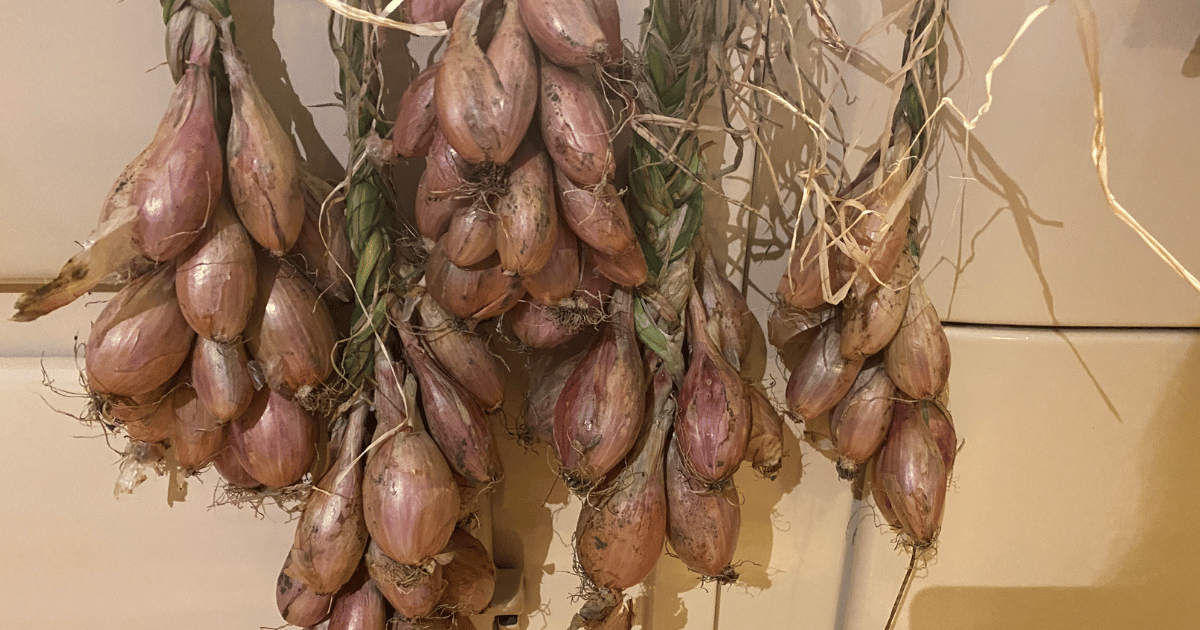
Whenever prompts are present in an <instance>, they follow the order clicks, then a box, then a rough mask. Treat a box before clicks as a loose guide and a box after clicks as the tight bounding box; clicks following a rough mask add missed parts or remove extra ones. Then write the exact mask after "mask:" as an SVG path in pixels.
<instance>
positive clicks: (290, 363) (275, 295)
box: [246, 260, 337, 396]
mask: <svg viewBox="0 0 1200 630" xmlns="http://www.w3.org/2000/svg"><path fill="white" fill-rule="evenodd" d="M246 338H247V342H248V345H249V347H250V354H251V355H253V356H254V358H255V359H257V360H258V362H259V363H260V364H262V368H263V374H264V375H265V376H266V379H267V384H269V385H270V386H271V388H272V389H275V390H276V391H278V392H280V393H282V394H285V395H287V396H291V395H294V394H296V393H298V392H300V391H301V390H302V388H305V387H308V388H313V387H317V386H319V385H320V384H321V383H322V382H324V381H325V378H326V377H328V376H329V375H330V374H332V373H333V351H334V345H335V344H336V343H337V332H336V330H335V329H334V326H333V316H332V315H331V314H330V313H329V307H328V306H326V304H325V301H324V300H322V299H321V297H320V295H318V294H317V291H316V289H315V288H313V286H312V284H310V283H309V281H308V279H307V278H305V277H304V274H302V273H301V272H300V271H298V270H297V269H296V268H295V267H293V266H292V265H291V263H289V262H286V261H274V260H265V261H260V264H259V274H258V297H257V299H256V300H255V304H254V310H253V311H252V312H251V315H250V322H249V323H248V324H247V325H246Z"/></svg>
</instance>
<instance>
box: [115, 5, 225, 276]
mask: <svg viewBox="0 0 1200 630" xmlns="http://www.w3.org/2000/svg"><path fill="white" fill-rule="evenodd" d="M193 24H194V25H195V26H194V27H193V43H192V50H191V55H190V58H189V60H188V64H187V67H186V69H185V70H184V72H183V77H182V78H181V79H180V80H179V83H178V84H177V85H176V86H175V91H174V93H173V94H172V95H171V100H170V102H169V103H168V105H167V112H166V114H164V115H163V119H162V122H161V123H160V124H159V127H158V130H157V131H156V132H155V135H154V140H153V141H152V142H151V144H150V146H149V147H148V148H147V149H146V152H145V153H143V155H142V156H139V159H143V158H144V159H145V166H144V168H143V169H142V170H141V171H140V172H139V173H138V177H137V179H135V180H134V182H133V183H132V186H133V190H132V192H131V194H130V201H131V202H132V203H133V205H135V206H137V208H138V212H137V220H136V222H135V223H134V227H133V240H134V243H135V244H136V245H137V247H138V249H139V250H141V252H142V254H144V255H145V256H146V257H148V258H150V259H152V260H157V261H167V260H171V259H173V258H175V257H176V256H178V255H179V254H180V253H182V252H183V251H184V250H185V249H187V247H188V246H189V245H191V243H192V242H193V241H195V240H196V238H197V237H198V236H199V235H200V232H201V231H202V230H203V229H204V225H205V223H206V222H207V221H208V219H209V217H210V216H211V214H212V212H213V210H214V209H215V208H216V207H217V206H218V204H219V200H220V198H221V189H222V182H223V181H224V179H223V174H222V166H223V162H222V158H221V141H220V139H219V138H218V136H217V126H216V119H215V115H214V103H213V94H212V88H211V77H210V76H209V57H210V56H211V54H212V48H213V44H214V43H215V42H216V28H215V27H214V26H213V24H212V22H211V21H209V20H208V18H206V17H203V16H198V18H197V19H195V20H194V21H193Z"/></svg>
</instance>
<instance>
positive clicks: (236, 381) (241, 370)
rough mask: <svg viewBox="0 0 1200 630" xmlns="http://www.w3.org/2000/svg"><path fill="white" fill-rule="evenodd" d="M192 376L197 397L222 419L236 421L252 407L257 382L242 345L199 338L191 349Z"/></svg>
mask: <svg viewBox="0 0 1200 630" xmlns="http://www.w3.org/2000/svg"><path fill="white" fill-rule="evenodd" d="M191 374H192V386H193V387H195V388H196V395H197V396H199V398H200V400H201V401H202V402H203V403H204V406H205V407H207V408H208V410H209V411H210V412H211V413H212V414H213V415H214V416H216V417H217V418H218V419H219V420H221V421H223V422H228V421H229V420H233V419H234V418H237V417H238V416H240V415H242V414H243V413H245V411H246V409H248V408H249V407H250V401H251V400H253V398H254V380H253V378H252V377H251V376H250V366H249V365H248V359H247V358H246V350H245V349H244V348H243V347H242V346H241V345H240V344H239V345H231V344H227V343H220V342H218V341H210V340H208V339H205V338H204V337H197V338H196V345H195V347H194V348H193V349H192V363H191Z"/></svg>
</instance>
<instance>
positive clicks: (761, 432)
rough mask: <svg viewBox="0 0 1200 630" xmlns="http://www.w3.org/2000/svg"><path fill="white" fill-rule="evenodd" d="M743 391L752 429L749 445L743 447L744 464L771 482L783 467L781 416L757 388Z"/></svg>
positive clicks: (751, 386) (750, 387)
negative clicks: (744, 453) (748, 405)
mask: <svg viewBox="0 0 1200 630" xmlns="http://www.w3.org/2000/svg"><path fill="white" fill-rule="evenodd" d="M746 392H747V394H748V396H749V397H750V415H751V417H752V419H753V426H752V427H751V428H750V442H749V443H748V444H746V455H745V461H747V462H750V465H751V466H753V467H754V469H755V470H757V471H758V473H759V474H760V475H762V476H764V477H767V478H768V479H772V480H773V479H775V476H776V475H777V474H778V473H779V469H780V468H781V467H782V466H783V431H784V429H783V416H780V415H779V412H778V411H776V410H775V405H773V404H771V401H770V400H769V399H768V398H767V395H766V393H764V392H763V390H762V388H761V387H759V386H758V385H748V386H747V387H746Z"/></svg>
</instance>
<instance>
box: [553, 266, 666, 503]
mask: <svg viewBox="0 0 1200 630" xmlns="http://www.w3.org/2000/svg"><path fill="white" fill-rule="evenodd" d="M609 315H610V320H609V322H607V323H606V324H605V325H604V327H603V329H602V331H601V333H600V334H599V335H598V336H597V337H596V338H595V340H594V341H593V342H592V344H591V346H590V347H589V348H588V350H587V354H586V355H584V357H583V359H582V360H581V361H580V362H579V365H578V366H576V368H575V371H574V372H573V373H572V374H571V376H570V378H568V379H567V382H566V383H565V384H564V385H563V389H562V392H561V393H560V394H559V397H558V402H557V403H555V407H554V443H555V449H556V450H557V452H558V457H559V461H560V462H561V464H562V468H561V470H560V473H559V474H561V475H562V476H563V478H564V479H566V481H567V484H568V485H569V486H570V487H571V488H572V490H574V491H576V492H579V493H582V494H586V493H587V491H588V490H589V489H591V488H592V487H593V486H595V485H596V484H597V483H599V482H600V481H601V480H602V479H603V478H604V476H605V475H607V474H608V472H609V471H610V470H612V469H613V467H615V466H616V465H617V464H618V463H620V461H621V459H622V458H624V457H625V454H626V453H628V452H629V450H630V449H631V448H632V447H633V445H634V442H635V441H636V440H637V436H638V434H639V433H641V428H642V420H643V414H644V411H645V409H644V402H643V400H642V395H643V392H644V391H645V390H646V373H645V367H644V366H643V364H642V354H641V351H640V350H639V348H638V342H637V332H636V331H635V330H634V326H633V295H632V294H631V293H630V292H629V291H624V290H618V291H615V292H614V293H613V298H612V302H611V303H610V305H609Z"/></svg>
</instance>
